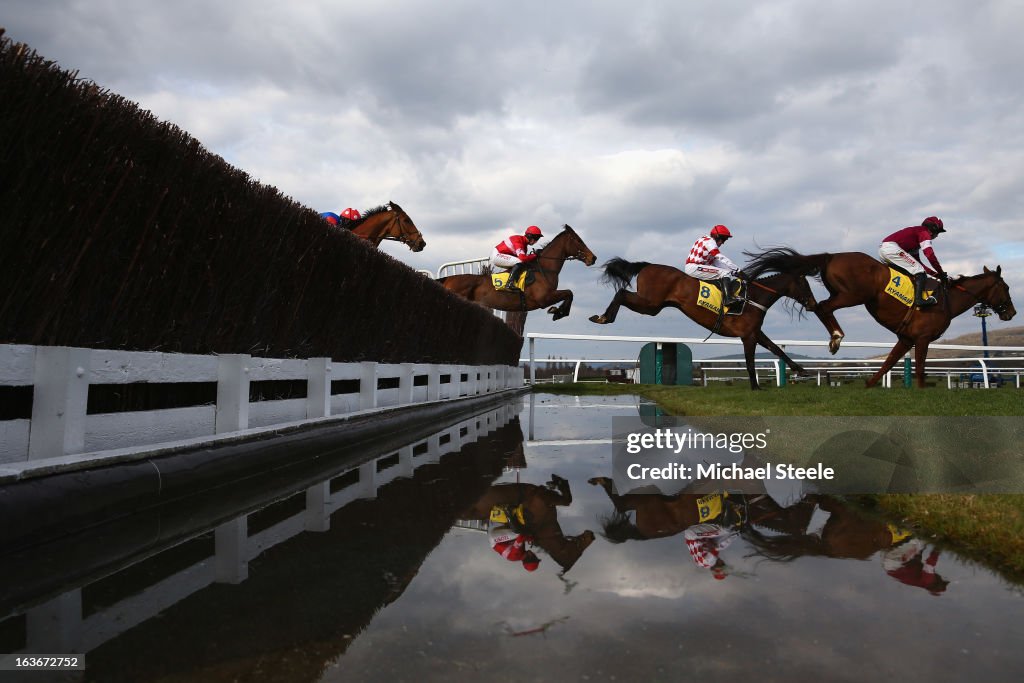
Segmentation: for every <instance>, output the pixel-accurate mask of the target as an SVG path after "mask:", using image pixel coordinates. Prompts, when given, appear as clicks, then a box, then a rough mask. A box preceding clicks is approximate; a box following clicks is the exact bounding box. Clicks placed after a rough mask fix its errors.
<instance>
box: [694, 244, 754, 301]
mask: <svg viewBox="0 0 1024 683" xmlns="http://www.w3.org/2000/svg"><path fill="white" fill-rule="evenodd" d="M731 237H732V233H731V232H729V228H727V227H725V226H724V225H716V226H715V227H713V228H711V232H710V233H708V234H707V235H702V236H701V237H700V239H698V240H697V241H696V242H694V243H693V246H692V247H690V253H689V254H688V255H687V257H686V263H685V264H684V265H683V272H684V273H686V274H687V275H689V276H690V277H695V278H697V279H698V280H719V281H721V287H722V293H723V294H724V299H723V301H722V303H723V305H728V304H729V303H732V302H733V301H735V300H736V297H735V294H734V292H733V287H732V282H733V277H740V278H742V277H743V271H742V270H740V267H739V266H737V265H736V264H735V263H733V262H732V261H730V260H729V257H728V256H726V255H725V254H723V253H722V252H721V251H720V248H721V246H722V245H723V244H725V242H726V240H728V239H729V238H731Z"/></svg>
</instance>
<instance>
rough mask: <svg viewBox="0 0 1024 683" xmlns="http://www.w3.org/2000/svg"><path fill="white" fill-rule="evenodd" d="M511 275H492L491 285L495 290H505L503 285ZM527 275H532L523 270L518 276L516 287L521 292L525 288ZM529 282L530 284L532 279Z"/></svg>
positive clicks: (507, 273)
mask: <svg viewBox="0 0 1024 683" xmlns="http://www.w3.org/2000/svg"><path fill="white" fill-rule="evenodd" d="M511 274H512V273H511V272H508V271H506V272H504V273H492V274H491V284H492V285H494V288H495V289H505V283H506V282H508V278H509V276H510V275H511ZM528 275H532V273H530V271H527V270H524V271H523V272H522V273H520V274H519V279H518V280H517V281H516V287H518V288H519V289H520V290H522V289H523V288H524V287H525V286H526V284H527V283H526V277H527V276H528ZM530 281H531V282H532V281H533V278H531V279H530Z"/></svg>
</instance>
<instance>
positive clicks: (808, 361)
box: [519, 332, 1024, 389]
mask: <svg viewBox="0 0 1024 683" xmlns="http://www.w3.org/2000/svg"><path fill="white" fill-rule="evenodd" d="M526 337H527V338H528V339H529V356H528V357H526V358H520V359H519V360H520V362H521V363H529V365H530V378H529V382H530V384H534V383H536V381H537V379H536V367H537V364H538V363H567V362H574V363H575V364H576V368H575V372H574V373H573V377H574V381H578V377H579V370H580V365H581V364H583V363H593V364H599V363H622V362H626V361H622V360H616V359H608V360H605V359H601V358H589V359H588V358H573V359H569V360H566V359H551V360H545V359H541V358H537V353H536V342H537V340H538V339H550V340H563V341H564V340H569V341H578V342H633V343H636V342H642V343H648V342H661V343H674V344H687V345H691V346H700V345H704V344H725V345H731V346H741V345H742V342H741V341H740V340H739V339H727V338H721V337H718V338H714V339H703V338H700V337H633V336H624V335H592V334H555V333H548V332H530V333H528V334H527V335H526ZM774 341H775V343H776V344H778V345H779V346H780V347H781V348H782V349H783V350H786V348H787V347H792V346H803V347H819V348H827V347H828V342H827V341H814V340H806V339H799V340H794V339H783V340H774ZM894 344H895V342H893V341H887V342H882V341H879V342H870V341H869V342H858V341H846V340H844V341H843V348H844V349H848V348H868V349H881V350H883V351H884V352H885V353H886V354H887V353H888V351H889V350H890V349H892V347H893V345H894ZM928 349H929V351H931V350H933V349H934V350H951V351H971V352H974V355H972V356H971V357H961V358H929V359H928V365H929V366H931V367H932V368H933V370H928V371H927V373H926V374H928V375H933V376H934V375H939V376H942V377H944V378H945V379H946V386H947V387H948V388H951V389H952V388H954V384H959V380H958V377H959V375H960V374H970V375H980V377H979V378H978V380H976V381H977V383H978V384H979V385H980V386H983V387H984V388H986V389H987V388H989V387H990V386H991V385H992V383H993V382H992V375H995V374H1000V375H1012V376H1014V377H1015V379H1014V385H1015V386H1016V388H1018V389H1019V388H1021V375H1022V374H1024V346H970V345H964V344H930V345H929V346H928ZM985 351H992V352H1005V353H1015V354H1017V358H1014V357H1013V356H998V357H984V356H981V355H980V354H981V353H982V352H985ZM912 355H913V351H911V353H909V354H907V355H906V356H905V357H904V362H903V363H897V364H896V365H895V366H893V369H892V370H890V371H889V372H888V373H886V376H885V377H884V378H883V381H882V384H883V386H885V387H892V377H893V375H902V374H903V373H904V372H905V371H906V368H909V367H912V365H913V362H912V360H911V359H912ZM796 361H797V362H798V363H799V364H800V365H802V366H804V368H805V369H806V370H808V371H809V372H816V373H818V376H817V381H818V384H821V380H822V373H830V374H864V373H868V374H874V373H875V372H876V371H877V370H878V368H880V367H881V365H882V360H878V359H846V360H842V359H828V358H799V359H796ZM629 362H636V361H629ZM950 363H953V364H957V365H955V366H954V367H949V366H948V364H950ZM693 364H694V365H698V366H701V367H704V366H707V369H709V370H710V369H714V368H715V367H716V366H717V367H720V368H723V369H732V368H735V369H738V370H741V371H742V373H743V377H744V378H745V377H746V367H745V364H744V361H743V360H700V359H696V358H695V359H694V360H693ZM754 364H755V367H760V368H765V369H768V370H769V372H771V373H773V374H774V377H775V383H776V384H777V385H779V384H784V383H785V382H784V381H783V374H784V373H785V372H786V367H785V362H784V361H783V360H782V359H781V358H775V357H772V358H757V359H756V360H755V361H754ZM1003 379H1005V378H1003ZM969 383H972V382H971V381H970V380H969Z"/></svg>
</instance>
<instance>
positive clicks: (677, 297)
mask: <svg viewBox="0 0 1024 683" xmlns="http://www.w3.org/2000/svg"><path fill="white" fill-rule="evenodd" d="M634 277H636V292H631V291H629V289H628V287H629V284H630V282H631V281H632V279H633V278H634ZM602 279H603V280H605V281H606V282H609V283H611V284H612V285H613V286H614V287H615V290H616V291H615V297H614V298H613V299H612V301H611V303H610V304H608V308H607V310H605V312H604V313H603V314H602V315H594V316H591V317H590V321H591V322H594V323H597V324H599V325H607V324H610V323H613V322H615V318H616V316H617V315H618V313H619V308H620V307H622V306H625V307H626V308H628V309H630V310H632V311H636V312H637V313H642V314H643V315H658V313H660V312H661V311H662V310H663V309H665V308H667V307H670V306H671V307H672V308H677V309H679V310H680V311H682V312H683V314H684V315H685V316H686V317H688V318H690V320H693V321H694V322H696V323H698V324H699V325H702V326H703V327H705V328H707V329H709V330H712V331H714V332H717V333H718V334H721V335H722V336H723V337H739V338H740V339H741V340H742V341H743V356H744V359H745V360H746V366H747V375H748V376H749V377H750V388H751V389H759V388H760V386H759V385H758V382H757V373H756V372H755V371H754V351H755V349H756V348H757V345H758V344H760V345H761V346H763V347H764V348H766V349H768V350H769V351H771V352H772V353H774V354H775V355H776V356H778V357H779V358H781V359H782V360H784V361H785V362H786V364H787V365H789V367H791V368H793V370H794V371H796V372H799V373H803V372H804V369H803V368H802V367H801V366H800V365H798V364H797V363H796V362H794V361H793V359H792V358H790V357H789V356H787V355H786V353H785V352H784V351H783V350H782V349H781V348H779V347H778V345H776V344H775V342H773V341H772V340H771V339H769V338H768V336H767V335H766V334H765V333H764V332H762V331H761V327H762V325H764V318H765V315H767V313H768V309H769V308H771V306H772V305H773V304H774V303H775V302H776V301H778V300H779V299H780V298H782V297H784V296H785V297H789V298H791V299H793V300H794V301H796V302H797V303H799V304H800V305H802V306H803V307H804V308H806V309H807V310H814V307H815V301H814V294H813V293H812V292H811V287H810V285H809V284H807V280H806V278H804V277H802V276H794V275H788V274H778V275H772V276H770V277H765V278H762V279H760V280H753V281H751V282H750V283H749V285H748V289H747V299H748V301H747V303H746V304H745V308H744V310H743V312H742V313H740V314H738V315H724V316H720V315H719V314H718V313H715V312H714V311H711V310H709V309H707V308H705V307H703V306H701V305H699V304H698V298H697V295H698V293H699V291H700V289H701V288H702V287H705V286H706V285H707V283H705V282H704V281H703V280H698V279H697V278H692V277H690V276H688V275H686V274H685V273H684V272H683V271H681V270H679V269H678V268H673V267H672V266H664V265H659V264H657V263H647V262H644V261H639V262H630V261H627V260H625V259H621V258H613V259H611V260H610V261H608V262H607V263H605V265H604V276H603V278H602Z"/></svg>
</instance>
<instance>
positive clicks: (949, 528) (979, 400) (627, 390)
mask: <svg viewBox="0 0 1024 683" xmlns="http://www.w3.org/2000/svg"><path fill="white" fill-rule="evenodd" d="M534 390H535V391H536V392H545V393H556V394H574V395H580V394H584V395H614V394H634V395H636V394H638V395H640V396H643V397H645V398H648V399H651V400H653V401H655V402H657V403H658V405H659V406H660V407H661V408H662V409H663V410H664V411H665V412H666V413H668V414H670V415H679V416H682V415H686V416H747V415H749V416H752V417H753V416H815V415H822V416H825V415H841V416H855V415H856V416H860V415H908V416H1024V391H1020V390H1017V389H1013V388H1009V387H1006V388H1002V389H989V390H982V389H958V390H948V389H946V388H945V387H936V388H930V389H925V390H923V391H921V390H916V389H904V388H902V387H901V388H893V389H871V390H867V389H865V388H864V387H862V386H859V385H857V386H842V387H818V386H809V385H790V386H787V387H783V388H781V389H780V388H776V387H772V388H767V389H765V390H764V391H760V392H753V391H749V390H748V389H747V388H746V386H739V385H735V386H724V385H713V386H709V387H667V386H656V385H635V384H560V385H541V386H537V387H535V389H534ZM856 498H857V500H858V501H859V502H860V503H861V504H862V505H865V506H867V507H869V508H872V509H873V510H874V511H875V512H876V513H877V514H881V515H882V516H884V517H886V518H887V519H889V520H891V521H894V522H898V523H899V524H900V525H902V526H910V527H912V528H914V529H915V531H916V532H917V533H918V534H919V535H921V536H924V537H929V538H931V539H932V540H934V541H936V542H938V543H939V544H940V545H943V546H948V547H950V548H952V549H954V550H957V551H958V552H960V553H961V554H963V555H965V556H966V557H969V558H972V559H974V560H975V561H978V562H979V563H981V564H983V565H985V566H987V567H989V568H991V569H993V570H995V571H996V572H998V573H999V574H1001V575H1002V576H1003V577H1005V578H1006V579H1007V580H1009V581H1012V582H1015V583H1024V494H984V495H981V494H884V495H871V496H857V497H856Z"/></svg>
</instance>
